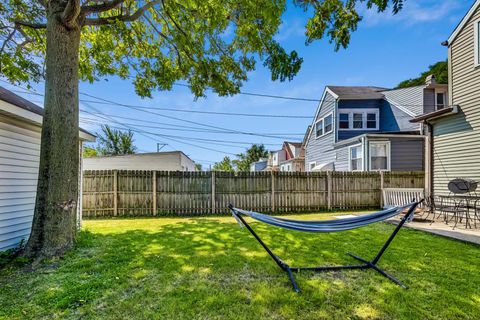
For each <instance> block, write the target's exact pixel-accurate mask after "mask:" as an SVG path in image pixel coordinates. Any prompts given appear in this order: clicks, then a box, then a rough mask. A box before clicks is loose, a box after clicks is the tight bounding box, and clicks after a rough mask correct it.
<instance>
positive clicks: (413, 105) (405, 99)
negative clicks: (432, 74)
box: [382, 85, 425, 115]
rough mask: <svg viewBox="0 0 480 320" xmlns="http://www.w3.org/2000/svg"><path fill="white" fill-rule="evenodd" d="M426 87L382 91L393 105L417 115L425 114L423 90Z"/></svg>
mask: <svg viewBox="0 0 480 320" xmlns="http://www.w3.org/2000/svg"><path fill="white" fill-rule="evenodd" d="M424 88H425V86H424V85H423V86H416V87H410V88H403V89H394V90H387V91H382V93H383V94H384V95H385V98H386V99H387V100H388V101H390V102H391V103H393V104H395V105H397V106H400V107H403V108H405V109H408V110H410V111H411V112H413V113H414V114H415V115H421V114H422V113H423V89H424Z"/></svg>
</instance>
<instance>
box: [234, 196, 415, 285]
mask: <svg viewBox="0 0 480 320" xmlns="http://www.w3.org/2000/svg"><path fill="white" fill-rule="evenodd" d="M422 202H423V200H421V201H419V202H413V203H411V204H409V205H406V206H402V207H395V208H390V209H387V210H385V211H381V212H378V213H374V214H370V215H366V216H375V215H377V216H379V215H380V214H381V213H382V212H387V211H390V212H391V215H390V217H391V216H395V215H398V214H400V213H401V212H402V211H403V210H404V209H406V208H409V209H408V212H407V213H406V214H405V216H404V217H403V218H402V219H401V221H400V223H399V224H398V225H397V226H396V227H395V230H394V231H393V232H392V234H391V235H390V236H389V237H388V239H387V241H386V242H385V243H384V244H383V246H382V248H381V249H380V250H379V251H378V253H377V254H376V255H375V257H374V258H373V259H372V260H370V261H369V260H367V259H363V258H361V257H359V256H356V255H354V254H352V253H350V252H348V253H347V254H348V255H349V256H351V257H352V258H354V259H356V260H358V261H360V262H361V264H355V265H345V266H319V267H290V266H289V265H288V264H287V263H285V262H284V261H283V260H282V259H280V258H279V257H278V256H277V255H275V254H274V253H273V252H272V250H270V248H269V247H268V246H267V245H266V244H265V242H263V241H262V239H260V237H259V236H258V235H257V233H256V232H255V231H254V230H253V229H252V227H251V226H250V225H249V224H248V223H247V222H246V221H245V219H244V218H243V216H242V215H245V216H250V217H252V218H254V219H257V220H259V221H261V222H264V223H267V224H271V225H275V224H274V223H269V222H265V221H262V220H263V219H264V220H267V221H279V222H280V223H283V222H285V223H286V225H287V227H284V226H281V225H276V226H279V227H283V228H285V229H290V230H298V231H306V232H334V231H326V230H324V231H308V230H301V229H299V228H294V227H291V225H289V224H290V223H292V224H295V223H298V224H301V223H305V224H311V225H313V224H315V223H318V224H322V225H324V226H327V225H328V223H331V224H335V225H342V224H343V225H344V226H346V225H347V224H348V222H346V220H347V219H349V220H351V221H352V220H353V221H362V217H355V218H347V219H342V220H343V221H342V220H333V221H318V222H315V221H299V220H290V219H281V218H274V217H272V216H267V215H263V214H260V213H255V212H252V211H245V210H242V209H238V208H234V207H233V206H232V205H231V204H230V205H229V206H228V208H229V209H230V211H231V212H232V215H233V217H234V218H235V219H236V220H237V222H238V223H239V224H240V226H242V225H243V226H245V227H246V228H247V230H248V231H249V232H250V233H251V234H252V235H253V237H254V238H255V239H256V240H257V241H258V242H259V243H260V245H261V246H262V247H263V248H264V249H265V251H267V253H268V254H269V255H270V257H271V258H272V259H273V261H275V263H276V264H277V265H278V266H279V267H280V269H282V270H283V271H285V272H286V273H287V275H288V278H289V280H290V282H291V283H292V286H293V290H294V291H295V292H297V293H300V288H299V287H298V284H297V282H296V281H295V277H294V276H293V273H294V272H300V271H302V270H306V271H313V272H324V271H339V270H357V269H359V270H366V269H373V270H375V271H377V272H378V273H380V274H381V275H382V276H384V277H386V278H388V279H389V280H391V281H393V282H394V283H396V284H397V285H399V286H400V287H402V288H404V289H408V287H407V286H406V285H405V284H403V283H402V282H400V280H398V279H397V278H395V277H394V276H392V275H390V274H388V273H387V272H385V271H384V270H382V269H381V268H379V267H378V265H377V263H378V261H379V260H380V258H381V257H382V255H383V254H384V253H385V251H386V250H387V248H388V246H389V245H390V243H391V242H392V241H393V239H394V238H395V236H396V235H397V233H398V232H399V231H400V229H401V228H402V227H403V225H404V224H405V222H407V221H409V220H411V219H413V214H414V212H415V209H416V207H417V206H418V205H419V204H420V203H422ZM259 218H260V219H259ZM382 220H385V219H381V218H377V219H376V220H373V222H377V221H382ZM344 221H345V222H344ZM373 222H372V221H370V222H369V223H366V224H370V223H373ZM366 224H363V225H358V224H357V225H356V226H354V227H353V228H358V227H361V226H364V225H366ZM328 226H331V225H328ZM353 228H351V227H350V228H348V227H346V228H344V230H349V229H353ZM335 231H343V230H335Z"/></svg>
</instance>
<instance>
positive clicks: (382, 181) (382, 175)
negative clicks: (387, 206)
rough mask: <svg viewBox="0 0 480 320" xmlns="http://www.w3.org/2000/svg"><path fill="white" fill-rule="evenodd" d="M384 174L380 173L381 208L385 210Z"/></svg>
mask: <svg viewBox="0 0 480 320" xmlns="http://www.w3.org/2000/svg"><path fill="white" fill-rule="evenodd" d="M384 183H385V181H384V172H383V171H380V208H383V206H384V203H383V189H384V188H385V187H384Z"/></svg>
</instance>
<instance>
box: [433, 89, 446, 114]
mask: <svg viewBox="0 0 480 320" xmlns="http://www.w3.org/2000/svg"><path fill="white" fill-rule="evenodd" d="M446 105H447V93H446V92H445V91H435V109H436V110H440V109H443V108H445V106H446Z"/></svg>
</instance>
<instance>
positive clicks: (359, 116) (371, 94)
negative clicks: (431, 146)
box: [305, 77, 447, 171]
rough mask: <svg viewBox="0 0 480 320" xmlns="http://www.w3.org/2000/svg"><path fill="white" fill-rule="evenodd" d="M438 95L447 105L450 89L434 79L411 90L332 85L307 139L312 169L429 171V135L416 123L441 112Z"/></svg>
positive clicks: (309, 168) (308, 162) (307, 166)
mask: <svg viewBox="0 0 480 320" xmlns="http://www.w3.org/2000/svg"><path fill="white" fill-rule="evenodd" d="M437 92H438V93H439V94H438V102H439V105H440V107H444V106H445V104H446V99H447V86H446V85H439V84H436V83H435V78H434V77H429V79H428V81H427V83H426V84H425V85H422V86H416V87H412V88H406V89H392V90H390V89H385V88H379V87H370V86H365V87H359V86H348V87H347V86H327V87H326V88H325V91H324V94H323V96H322V99H321V101H320V103H319V106H318V108H317V111H316V113H315V117H314V119H313V121H312V125H311V129H310V132H309V135H308V137H307V139H306V144H305V169H306V171H324V170H335V171H381V170H383V171H421V170H423V169H424V149H425V147H424V145H425V144H424V140H425V137H424V136H423V135H422V134H421V132H422V131H421V130H422V126H421V125H419V124H415V123H411V122H410V120H411V119H413V118H414V117H415V116H417V115H420V114H422V113H424V112H425V110H431V109H432V108H435V105H436V102H435V101H436V99H435V97H436V93H437ZM440 92H441V93H443V96H442V95H441V94H440ZM442 99H443V100H442Z"/></svg>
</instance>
